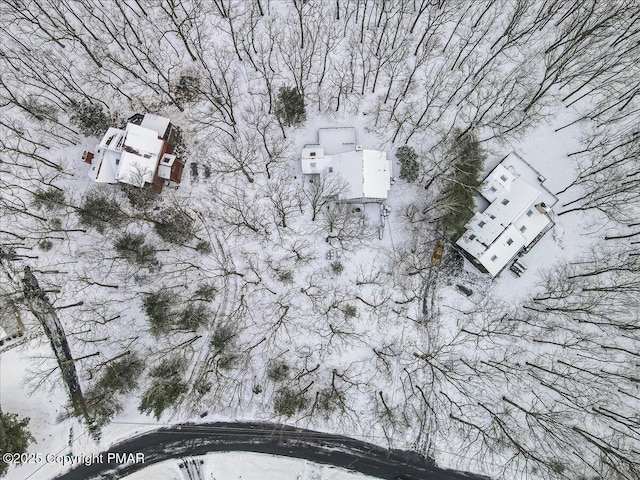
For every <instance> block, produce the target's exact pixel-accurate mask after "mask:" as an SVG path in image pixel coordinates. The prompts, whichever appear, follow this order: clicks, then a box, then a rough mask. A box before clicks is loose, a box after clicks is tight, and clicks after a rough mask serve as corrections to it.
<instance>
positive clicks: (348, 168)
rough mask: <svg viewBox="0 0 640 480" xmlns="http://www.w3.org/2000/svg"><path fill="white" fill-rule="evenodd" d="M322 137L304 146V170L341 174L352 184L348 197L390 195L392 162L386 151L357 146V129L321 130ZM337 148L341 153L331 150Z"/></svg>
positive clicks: (349, 184)
mask: <svg viewBox="0 0 640 480" xmlns="http://www.w3.org/2000/svg"><path fill="white" fill-rule="evenodd" d="M319 138H320V144H317V145H305V147H304V148H303V149H302V155H301V164H302V173H304V174H307V175H309V174H319V173H322V172H326V173H333V174H336V175H339V176H340V177H341V178H342V179H344V180H345V181H346V183H347V185H348V186H349V192H348V194H347V195H346V198H348V199H356V198H376V199H385V198H387V195H388V192H389V190H390V188H391V162H390V161H389V160H388V159H387V154H386V153H385V152H380V151H378V150H362V149H360V148H359V149H356V145H355V129H354V128H324V129H320V133H319ZM322 142H328V144H325V143H322ZM345 149H346V150H345ZM337 151H340V153H333V154H330V153H328V152H337Z"/></svg>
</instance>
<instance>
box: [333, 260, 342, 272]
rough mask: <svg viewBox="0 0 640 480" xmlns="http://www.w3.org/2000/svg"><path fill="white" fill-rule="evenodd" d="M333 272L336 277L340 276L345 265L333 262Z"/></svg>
mask: <svg viewBox="0 0 640 480" xmlns="http://www.w3.org/2000/svg"><path fill="white" fill-rule="evenodd" d="M331 271H332V272H333V273H335V274H336V275H340V274H341V273H342V272H343V271H344V265H343V264H342V262H340V261H339V260H335V261H333V262H331Z"/></svg>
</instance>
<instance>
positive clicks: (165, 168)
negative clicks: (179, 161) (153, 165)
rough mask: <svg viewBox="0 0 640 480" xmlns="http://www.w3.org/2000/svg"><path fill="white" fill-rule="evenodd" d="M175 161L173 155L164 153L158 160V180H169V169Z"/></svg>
mask: <svg viewBox="0 0 640 480" xmlns="http://www.w3.org/2000/svg"><path fill="white" fill-rule="evenodd" d="M175 161H176V156H175V155H170V154H168V153H165V154H164V155H163V156H162V159H161V160H160V164H159V165H158V176H159V177H160V178H164V179H165V180H170V179H171V167H172V166H173V164H174V163H175Z"/></svg>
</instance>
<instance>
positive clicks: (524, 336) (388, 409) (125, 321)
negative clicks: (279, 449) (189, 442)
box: [0, 0, 640, 480]
mask: <svg viewBox="0 0 640 480" xmlns="http://www.w3.org/2000/svg"><path fill="white" fill-rule="evenodd" d="M0 22H1V24H2V28H1V29H0V68H1V70H0V71H1V72H2V73H1V74H0V252H4V253H2V258H0V264H1V265H2V266H3V268H2V270H1V271H0V276H1V277H2V281H1V282H0V288H1V291H0V293H1V294H2V295H3V296H5V297H7V298H10V299H11V301H12V302H15V303H16V304H17V305H19V306H20V308H21V310H22V311H23V312H25V318H26V324H27V327H28V328H29V329H32V330H33V329H39V328H41V325H42V324H44V323H46V322H44V321H43V320H42V319H43V315H44V316H47V315H48V316H49V317H48V318H53V319H57V320H56V321H57V322H58V323H59V325H58V327H59V328H60V329H61V331H63V332H64V336H65V343H68V345H67V346H66V347H64V348H66V349H67V352H66V355H68V356H70V357H72V358H71V359H66V360H61V357H60V356H59V355H58V357H56V353H55V352H54V351H55V348H54V349H51V350H50V355H48V356H45V357H37V358H32V359H31V360H30V364H29V370H30V374H29V375H30V379H29V383H30V385H31V386H32V388H33V389H37V388H42V385H46V384H48V385H52V384H57V383H61V382H66V387H67V389H70V390H69V392H70V396H69V402H68V405H67V410H68V411H67V414H68V415H71V416H74V415H75V416H78V417H81V418H84V419H85V420H86V424H87V425H88V426H90V428H91V429H92V431H94V432H95V431H97V430H99V428H100V427H102V426H104V425H106V424H108V423H109V422H110V421H111V420H113V419H114V418H117V415H118V414H119V413H120V412H121V411H122V409H123V405H124V404H125V403H126V402H131V401H133V402H135V403H136V405H137V406H139V410H140V411H141V412H143V413H149V414H152V415H154V416H155V417H156V418H160V417H161V416H162V415H166V416H167V417H166V418H171V419H179V418H180V416H181V415H184V416H187V415H188V416H191V415H193V414H197V413H200V412H202V411H211V412H213V411H215V412H217V413H219V414H221V415H230V416H234V415H237V414H239V413H243V412H251V413H252V414H254V415H257V416H258V417H259V418H263V419H266V418H268V419H278V420H281V421H288V422H296V423H298V424H300V425H305V426H309V425H311V426H322V427H323V428H331V429H333V430H335V431H337V432H339V433H345V434H354V433H355V434H357V435H361V436H364V437H367V438H369V439H374V440H375V441H376V442H379V443H382V444H384V445H390V446H393V447H410V448H413V449H415V450H416V451H419V452H421V453H424V454H426V455H430V456H433V457H435V458H436V460H437V461H442V462H444V464H445V465H447V464H453V465H455V466H456V467H462V468H466V469H469V470H473V471H477V472H479V473H482V472H485V473H487V474H491V475H495V476H496V477H501V478H544V479H568V480H569V479H570V480H578V479H581V480H596V479H607V480H608V479H629V480H631V479H635V478H638V477H640V471H639V470H638V465H640V418H639V417H638V411H639V410H640V387H639V385H640V378H639V374H638V372H639V371H640V368H639V367H640V356H639V354H638V352H640V324H639V322H638V318H639V312H640V305H639V304H638V297H639V295H638V294H639V293H640V264H639V262H640V257H639V253H640V249H639V247H638V245H639V241H640V220H639V219H640V181H639V180H640V178H639V176H640V173H639V172H640V168H639V161H638V155H639V154H640V134H639V132H640V129H639V127H638V118H639V117H638V115H639V113H638V112H639V109H640V95H639V94H640V84H639V83H638V78H640V67H639V65H640V5H639V4H638V2H636V1H635V0H614V1H610V0H482V1H474V2H464V1H454V0H393V1H391V0H377V1H373V0H336V1H320V0H309V1H302V0H290V1H285V0H282V1H277V0H250V1H240V0H211V1H207V0H184V1H177V0H159V1H148V0H125V1H116V2H98V1H93V0H5V1H3V2H2V3H1V4H0ZM567 109H568V110H570V111H571V113H572V118H573V120H572V121H571V122H570V123H568V124H566V125H561V126H559V127H558V128H557V130H556V134H557V135H559V136H561V135H563V134H564V133H565V132H567V131H569V130H571V129H576V128H579V131H580V135H581V138H580V139H579V140H580V148H579V150H576V151H574V152H571V153H570V154H569V155H568V156H567V157H566V158H565V159H563V161H564V162H566V164H568V165H570V166H572V167H573V168H574V169H575V175H574V176H573V177H572V178H566V182H564V185H565V187H564V188H563V189H562V190H561V191H559V192H554V193H557V194H558V196H559V199H560V202H559V203H558V205H557V206H556V210H557V215H558V217H557V218H558V222H559V223H560V222H562V221H563V219H564V218H568V217H569V216H572V215H585V216H587V215H588V216H589V217H588V218H590V219H591V220H592V221H593V222H596V223H598V225H602V227H603V228H602V229H600V230H598V233H597V234H596V235H599V236H598V238H597V241H596V242H595V243H594V245H593V247H591V248H589V249H587V250H585V251H582V252H575V253H576V254H575V255H572V256H571V258H567V259H566V260H564V261H563V262H560V263H557V264H554V265H547V266H546V268H544V269H542V270H541V273H540V276H539V280H538V284H537V285H536V288H535V291H532V292H530V294H529V295H528V296H527V297H526V298H523V299H521V301H520V303H518V304H510V303H508V302H506V301H504V300H503V299H502V298H501V295H500V292H495V291H493V292H490V293H489V294H487V295H485V296H483V297H482V298H478V299H475V300H474V301H473V302H472V304H471V305H470V306H466V305H464V304H463V305H451V303H450V302H449V303H447V302H446V301H444V300H443V298H444V292H445V290H446V288H447V285H448V284H451V282H452V280H451V278H452V277H455V275H456V274H457V273H456V271H455V269H453V268H452V269H451V271H445V270H444V269H443V270H442V271H436V270H437V269H435V268H433V266H432V265H431V255H430V249H431V245H432V242H433V241H435V239H436V238H438V237H440V236H442V231H443V230H444V231H447V232H450V231H451V230H452V229H453V230H455V228H457V227H456V226H459V225H458V224H459V223H460V221H459V220H460V219H453V220H452V219H451V218H450V217H451V216H453V215H454V214H455V215H458V214H460V211H461V209H462V210H464V208H466V207H468V205H467V204H468V202H467V203H466V204H465V205H462V207H461V206H460V203H459V202H460V195H458V196H455V195H452V194H451V191H458V190H460V191H462V192H463V196H464V195H465V192H466V193H469V192H472V191H471V190H469V188H472V187H475V185H469V183H473V182H470V181H469V180H468V179H466V180H465V178H466V177H465V175H464V174H465V173H468V172H466V171H465V170H464V169H463V168H461V166H460V165H459V164H456V156H455V155H452V153H451V152H452V151H454V150H455V148H454V147H452V145H453V146H455V145H460V144H462V143H464V142H471V143H472V144H473V148H474V149H477V151H479V152H480V151H482V152H487V154H488V155H490V154H492V153H494V152H501V151H503V149H504V148H506V145H512V144H513V143H514V142H518V141H521V140H522V139H524V138H526V135H527V134H528V133H530V132H531V131H532V130H533V129H534V128H536V127H538V126H540V125H544V124H546V122H548V121H549V120H550V119H553V118H555V117H556V116H557V113H558V112H559V111H566V110H567ZM136 112H143V113H144V112H151V113H156V114H161V115H164V116H167V117H170V118H171V119H172V122H174V123H175V124H176V125H179V126H180V128H181V130H182V132H183V137H184V143H185V145H184V152H183V155H184V157H185V160H186V161H187V162H190V161H193V162H197V163H198V164H200V165H205V166H206V167H207V168H208V169H209V170H208V171H209V172H210V178H208V180H207V182H206V183H205V182H202V184H200V185H196V184H194V185H192V186H189V185H183V186H181V187H180V188H179V189H178V190H175V191H171V190H169V191H165V192H163V193H162V194H161V195H159V196H156V195H151V196H148V195H146V194H144V193H141V192H140V191H131V190H129V191H127V190H125V189H121V188H120V187H119V186H114V185H101V186H96V185H93V184H90V182H89V180H88V179H87V178H86V171H85V170H83V168H84V167H85V166H84V165H83V164H82V161H81V159H80V157H81V154H82V151H83V150H85V149H87V148H93V145H95V143H96V142H97V137H99V136H101V135H102V132H103V131H104V130H105V129H106V128H107V127H108V126H118V125H121V124H122V123H123V122H124V119H126V118H127V117H129V116H130V115H132V114H133V113H136ZM353 119H356V120H357V122H358V125H360V124H363V125H364V126H365V128H366V130H367V133H368V134H370V135H372V136H375V138H378V139H379V140H380V147H381V148H384V149H385V150H386V151H387V152H396V151H398V149H399V148H406V147H405V146H407V145H410V146H411V151H412V152H413V153H414V154H415V156H412V157H411V158H412V161H416V160H417V161H418V162H419V163H418V164H417V165H414V164H412V165H411V168H412V172H411V184H409V183H408V182H404V180H405V179H404V178H402V177H401V180H400V181H399V182H398V183H399V184H400V185H399V187H398V188H406V191H408V192H414V193H415V192H418V193H417V194H415V195H414V196H413V197H411V201H409V202H407V203H406V204H405V205H403V207H402V209H398V210H397V211H394V213H393V215H394V216H395V217H392V220H391V222H392V223H391V226H390V227H389V228H391V229H395V230H392V234H393V236H392V238H391V243H389V244H382V243H380V241H379V239H378V235H377V234H376V232H375V228H374V227H375V225H371V224H370V223H369V220H368V219H366V218H364V217H362V216H360V215H358V214H356V213H354V211H352V210H350V209H349V208H347V207H344V206H343V205H339V204H338V205H336V204H333V202H332V199H335V198H339V197H340V196H341V194H342V193H343V192H344V188H345V186H344V185H342V184H341V183H340V182H339V181H336V180H335V178H334V177H328V176H327V177H324V176H322V177H319V178H318V179H316V181H314V182H309V181H303V180H301V179H300V177H299V175H298V174H296V170H295V165H296V160H297V159H298V158H299V147H300V146H301V141H300V138H301V136H300V135H301V132H303V131H304V129H305V125H306V123H305V122H307V123H308V124H310V125H316V124H317V123H318V122H324V123H331V122H336V123H347V124H348V123H350V122H351V121H356V120H353ZM314 122H315V123H314ZM310 128H311V127H310ZM313 128H315V127H313ZM480 157H482V155H480V154H479V156H478V158H480ZM467 166H468V165H467ZM478 167H479V165H475V166H474V169H473V172H474V174H475V171H476V170H477V169H478ZM460 179H463V180H460ZM403 182H404V183H403ZM456 182H457V183H456ZM463 183H464V185H462V184H463ZM461 185H462V186H463V187H465V188H460V187H461ZM467 187H468V188H467ZM394 188H395V187H394ZM456 189H457V190H456ZM392 195H393V193H392ZM408 198H409V197H408ZM463 207H464V208H463ZM461 215H462V216H464V212H463V213H462V214H461ZM447 216H449V217H447ZM447 218H448V220H450V223H451V222H453V223H455V225H453V224H451V225H449V224H447ZM462 224H464V222H462ZM452 225H453V226H452ZM604 227H606V233H604V232H605V230H604ZM384 245H388V246H384ZM327 249H330V250H331V252H332V255H334V256H333V257H332V258H330V259H328V258H327V257H326V252H327ZM362 252H366V255H363V254H362ZM25 272H28V273H25ZM33 278H37V282H38V288H39V289H40V290H38V292H40V293H38V294H37V295H36V296H34V295H35V294H34V291H33V290H31V291H29V290H28V289H26V288H25V287H24V285H25V283H26V284H28V282H30V281H32V280H31V279H33ZM45 294H46V304H45V303H42V300H43V298H44V297H42V295H45ZM38 299H40V301H38ZM47 305H48V306H47ZM43 310H44V311H43ZM32 342H34V344H37V343H38V342H41V344H42V345H45V344H48V343H49V342H53V340H51V335H49V338H47V336H44V337H39V338H37V339H35V340H32ZM42 345H41V346H42ZM58 346H59V345H58ZM74 376H75V377H76V381H77V382H78V383H79V384H78V385H76V386H75V387H73V388H74V389H71V387H70V386H69V380H68V379H69V378H71V377H74ZM31 427H32V428H33V424H32V425H31Z"/></svg>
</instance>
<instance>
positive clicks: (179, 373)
mask: <svg viewBox="0 0 640 480" xmlns="http://www.w3.org/2000/svg"><path fill="white" fill-rule="evenodd" d="M185 368H186V362H185V361H184V360H183V359H181V358H178V357H173V358H168V359H165V360H163V361H162V362H160V364H159V365H158V366H157V367H155V368H154V369H153V370H151V372H150V373H149V376H150V377H151V378H152V381H151V385H150V386H149V388H148V389H147V390H146V391H145V392H144V394H143V395H142V399H141V400H140V406H139V407H138V410H139V411H140V412H143V413H151V412H153V416H154V417H155V418H156V420H158V419H160V415H162V412H164V411H165V410H166V409H167V408H170V407H172V406H174V405H175V404H176V402H177V400H178V398H179V397H180V395H181V394H182V393H183V392H184V391H186V389H187V384H186V383H185V381H184V379H183V378H182V377H183V374H184V370H185Z"/></svg>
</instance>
